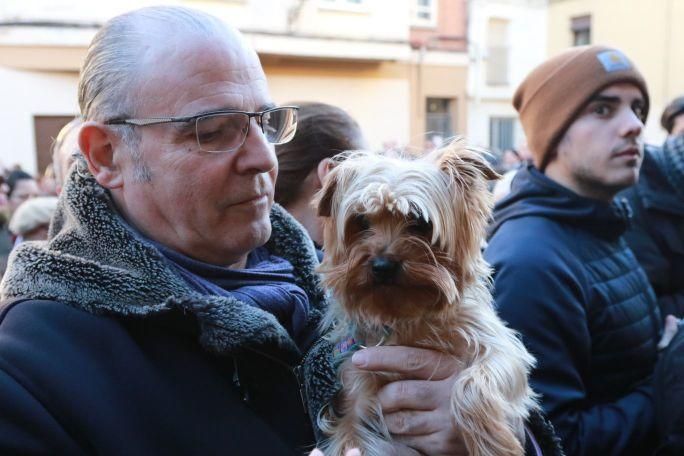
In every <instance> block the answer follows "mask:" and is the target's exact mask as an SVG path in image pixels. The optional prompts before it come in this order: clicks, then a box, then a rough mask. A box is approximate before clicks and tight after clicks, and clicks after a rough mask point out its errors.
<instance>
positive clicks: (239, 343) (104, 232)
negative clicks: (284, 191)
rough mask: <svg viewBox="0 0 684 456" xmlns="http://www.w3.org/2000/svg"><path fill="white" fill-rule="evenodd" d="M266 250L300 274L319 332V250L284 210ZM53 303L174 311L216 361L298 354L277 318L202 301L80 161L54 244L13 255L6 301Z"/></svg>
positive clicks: (116, 312) (227, 302)
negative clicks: (250, 354)
mask: <svg viewBox="0 0 684 456" xmlns="http://www.w3.org/2000/svg"><path fill="white" fill-rule="evenodd" d="M271 222H272V225H273V232H272V235H271V239H270V240H269V242H268V243H267V245H266V247H267V248H268V249H269V251H271V252H272V253H273V254H275V255H278V256H280V257H283V258H285V259H287V260H288V261H290V262H291V263H292V265H293V266H294V273H295V277H296V280H297V284H298V285H299V286H300V287H302V288H303V289H304V291H305V292H306V293H307V295H308V296H309V300H310V314H309V318H308V322H307V325H310V326H315V325H317V324H318V322H319V320H320V316H321V311H322V308H323V306H324V294H323V291H322V289H321V287H320V284H319V281H318V277H317V275H316V273H315V271H314V268H315V267H316V265H317V264H318V260H317V257H316V253H315V250H314V246H313V243H312V242H311V240H310V239H309V237H308V236H307V234H306V233H305V231H304V229H303V228H302V227H301V225H299V224H298V223H297V222H296V221H295V220H294V218H292V217H291V216H290V215H289V214H288V213H287V212H286V211H285V210H284V209H282V208H281V207H280V206H278V205H274V207H273V209H272V211H271ZM13 298H30V299H49V300H54V301H59V302H63V303H66V304H68V305H71V306H73V307H76V308H78V309H82V310H85V311H87V312H90V313H93V314H97V315H113V316H118V317H128V316H141V317H146V316H154V315H160V314H163V313H167V312H169V311H171V310H174V309H179V310H182V311H183V312H189V313H192V314H194V316H195V317H196V319H197V322H198V324H199V332H200V336H199V337H200V342H201V343H202V345H203V346H204V347H205V348H206V349H208V350H211V351H214V352H217V353H238V352H240V351H242V350H244V349H247V348H250V349H257V350H259V349H269V351H270V350H271V349H276V350H284V351H286V352H290V353H291V354H292V355H297V354H298V353H299V352H298V349H297V347H296V345H295V343H294V342H293V341H292V339H291V338H290V336H289V335H288V333H287V331H286V330H285V329H284V328H283V327H282V326H281V325H280V324H279V323H278V321H277V320H276V318H275V317H274V316H273V315H271V314H269V313H267V312H265V311H263V310H261V309H258V308H255V307H252V306H250V305H248V304H246V303H243V302H241V301H239V300H237V299H234V298H225V297H218V296H210V297H206V296H201V295H199V294H198V293H196V292H195V291H193V290H192V289H191V288H190V287H188V286H187V285H186V284H185V282H183V280H182V279H181V278H180V277H178V276H177V275H176V274H175V273H174V272H173V271H172V270H171V269H170V268H169V267H167V266H166V263H165V262H164V261H163V257H162V255H161V253H160V252H159V251H158V250H157V249H156V248H155V247H154V246H152V245H151V244H150V243H149V242H147V241H146V240H145V239H143V238H142V237H141V236H140V235H139V234H137V233H136V232H135V231H133V230H131V229H130V227H129V226H128V225H127V224H126V223H125V222H124V221H123V219H122V218H121V216H120V215H119V214H118V213H117V211H116V210H115V209H114V204H113V202H112V199H111V197H110V196H109V193H108V192H107V191H106V190H105V189H104V188H103V187H101V186H100V185H99V184H98V183H97V182H96V181H95V179H94V178H93V176H92V175H91V174H90V173H89V172H88V171H87V168H86V167H85V163H84V162H83V161H82V160H81V161H79V162H77V164H76V166H74V167H72V170H71V173H70V175H69V180H68V181H67V183H66V185H65V187H64V190H63V192H62V196H61V197H60V201H59V206H58V209H57V213H56V214H55V217H54V219H53V226H52V227H51V232H50V240H49V241H47V242H27V243H24V244H21V245H20V246H19V247H18V248H16V249H15V251H14V252H13V253H12V256H11V259H10V263H9V265H8V269H7V273H6V275H5V277H4V278H3V281H2V283H1V284H0V299H2V300H7V299H13Z"/></svg>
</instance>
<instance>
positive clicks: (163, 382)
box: [0, 300, 313, 455]
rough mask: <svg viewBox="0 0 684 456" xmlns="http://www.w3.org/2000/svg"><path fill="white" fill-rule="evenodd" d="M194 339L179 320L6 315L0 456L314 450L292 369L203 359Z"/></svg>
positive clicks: (47, 310)
mask: <svg viewBox="0 0 684 456" xmlns="http://www.w3.org/2000/svg"><path fill="white" fill-rule="evenodd" d="M197 336H198V329H197V324H196V322H195V321H194V319H193V318H191V317H188V316H187V315H183V313H182V312H180V311H172V312H169V313H168V314H164V315H159V316H153V317H150V318H144V319H143V318H140V319H135V318H127V319H122V318H116V317H108V316H96V315H93V314H91V313H88V312H85V311H83V310H79V309H75V308H73V307H71V306H68V305H65V304H62V303H58V302H55V301H41V300H29V301H21V300H19V301H15V302H14V303H13V304H10V305H7V306H5V307H4V310H3V312H2V314H1V315H0V404H2V411H1V412H0V454H3V455H26V454H45V455H57V454H60V455H80V454H100V455H124V454H126V455H151V454H188V455H189V454H202V455H205V454H206V455H212V454H215V455H226V454H240V455H242V454H245V455H267V454H274V455H275V454H278V455H280V454H282V455H286V454H303V453H304V448H305V446H308V447H309V448H311V447H312V444H313V436H312V434H311V426H310V422H309V419H308V417H307V416H306V414H305V412H304V408H303V406H302V403H301V399H300V395H299V390H298V385H297V381H296V379H295V377H294V374H293V371H292V367H293V365H291V364H287V363H285V362H282V361H281V362H275V361H274V360H273V359H271V358H268V357H265V356H262V355H259V354H254V353H250V354H249V356H228V355H220V354H215V353H210V352H207V351H206V350H203V349H202V347H201V346H200V343H199V341H198V338H197ZM295 362H296V361H295ZM235 366H237V368H238V371H237V372H236V370H235ZM274 405H277V406H274ZM296 449H299V451H296Z"/></svg>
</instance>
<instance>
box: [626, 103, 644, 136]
mask: <svg viewBox="0 0 684 456" xmlns="http://www.w3.org/2000/svg"><path fill="white" fill-rule="evenodd" d="M622 122H623V124H622V126H621V127H622V132H621V133H622V136H623V137H636V136H639V135H641V131H642V130H643V129H644V122H643V121H642V120H641V118H640V117H639V116H638V115H637V114H636V113H635V112H634V111H632V110H631V109H629V110H628V112H627V114H626V115H625V116H624V119H623V121H622Z"/></svg>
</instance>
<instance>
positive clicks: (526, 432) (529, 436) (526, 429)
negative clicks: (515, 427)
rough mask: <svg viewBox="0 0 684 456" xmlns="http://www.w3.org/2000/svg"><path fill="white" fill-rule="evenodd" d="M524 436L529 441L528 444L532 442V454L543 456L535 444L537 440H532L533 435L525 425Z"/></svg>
mask: <svg viewBox="0 0 684 456" xmlns="http://www.w3.org/2000/svg"><path fill="white" fill-rule="evenodd" d="M525 434H526V435H527V438H528V439H530V442H532V446H533V447H534V454H535V455H536V456H544V453H542V450H541V447H540V446H539V444H538V443H537V439H535V438H534V434H532V432H531V431H530V429H529V428H528V427H527V425H525Z"/></svg>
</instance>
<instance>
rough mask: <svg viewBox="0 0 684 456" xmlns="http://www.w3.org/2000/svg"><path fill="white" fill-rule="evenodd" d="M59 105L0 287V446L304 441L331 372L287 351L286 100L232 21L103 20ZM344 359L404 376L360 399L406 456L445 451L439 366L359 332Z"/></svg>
mask: <svg viewBox="0 0 684 456" xmlns="http://www.w3.org/2000/svg"><path fill="white" fill-rule="evenodd" d="M79 101H80V106H81V113H82V116H83V117H84V119H85V121H84V123H83V125H82V127H81V131H80V133H79V146H80V150H81V151H82V153H83V158H82V159H79V161H78V162H77V164H76V166H74V167H72V172H71V173H70V175H69V178H68V179H67V182H66V184H65V187H64V190H63V192H62V195H61V200H60V207H59V209H58V211H59V214H58V220H59V222H58V223H53V226H52V233H51V239H50V240H49V241H48V242H47V243H46V244H24V245H22V246H20V247H19V248H18V249H16V251H15V252H14V253H13V255H12V258H11V260H10V267H9V269H8V273H7V275H6V277H5V278H4V280H3V282H2V286H1V297H2V299H3V300H5V301H4V304H3V305H2V311H1V312H2V313H1V314H0V404H2V405H1V410H2V411H1V412H0V453H2V454H15V453H16V454H26V453H32V454H33V453H36V454H278V455H280V454H302V453H303V452H304V451H305V449H306V448H307V447H308V448H311V447H313V444H314V438H313V432H312V430H313V429H312V425H311V421H310V418H313V420H314V421H315V418H316V416H315V415H316V413H317V412H318V409H319V407H320V405H321V401H326V400H328V399H329V397H325V396H324V395H323V393H321V391H322V390H321V389H319V388H318V387H317V385H321V384H323V383H322V382H323V380H326V381H328V382H330V381H332V379H331V378H329V377H326V375H329V374H330V372H329V369H328V370H326V367H329V366H323V367H322V368H321V369H316V366H313V365H311V364H307V363H306V361H307V360H308V358H306V357H303V353H305V352H307V351H308V350H309V347H310V346H311V345H312V341H313V340H315V339H316V338H317V334H316V328H317V325H318V323H319V318H320V315H321V310H322V308H323V306H324V298H323V296H324V294H323V292H322V290H321V289H320V287H319V284H318V280H317V277H316V275H315V273H314V267H315V265H316V264H317V260H316V256H315V252H314V248H313V244H312V242H311V241H310V239H309V238H308V237H307V236H306V234H305V233H304V232H303V230H302V229H301V226H300V225H298V224H296V223H294V222H293V219H291V217H290V216H288V215H287V214H286V213H285V212H284V211H283V210H282V209H281V208H280V207H279V206H273V204H272V203H273V187H274V180H275V177H276V173H277V162H276V157H275V154H274V150H273V144H280V143H283V142H286V141H288V140H289V139H290V138H291V137H292V136H293V134H294V132H295V128H296V108H292V107H278V106H276V105H274V104H273V101H272V99H271V97H270V95H269V92H268V88H267V85H266V78H265V76H264V73H263V70H262V68H261V65H260V63H259V60H258V58H257V56H256V54H255V52H254V51H253V50H252V49H250V47H249V46H248V45H247V44H246V43H245V41H244V39H243V38H242V37H241V36H240V35H239V34H238V33H237V32H236V31H235V30H233V29H230V28H228V27H226V26H225V25H224V24H223V23H221V22H220V21H219V20H217V19H215V18H213V17H211V16H208V15H206V14H203V13H199V12H195V11H192V10H186V9H182V8H174V7H155V8H149V9H142V10H138V11H134V12H132V13H128V14H125V15H122V16H119V17H116V18H114V19H112V20H110V21H109V22H107V23H106V24H105V25H104V26H103V28H102V29H101V30H100V31H99V32H98V33H97V35H96V36H95V38H94V40H93V42H92V44H91V46H90V48H89V50H88V54H87V57H86V60H85V63H84V66H83V70H82V73H81V79H80V83H79ZM303 358H304V361H305V363H304V366H305V367H307V369H304V370H305V372H304V374H306V375H304V376H305V377H306V378H304V379H303V380H304V382H303V384H304V386H305V388H303V389H304V393H306V394H305V395H307V396H309V400H308V401H307V404H308V406H309V410H310V411H309V416H308V417H307V413H306V411H305V410H306V408H305V407H303V406H302V403H301V402H300V401H301V398H300V391H299V390H300V383H299V382H298V381H297V378H296V377H295V375H294V372H295V371H299V370H298V369H295V367H296V366H298V365H299V364H300V363H301V362H302V359H303ZM354 362H355V363H357V364H358V365H359V366H360V367H361V368H366V369H369V370H383V371H396V372H397V373H399V374H402V376H403V377H404V378H406V380H403V381H397V382H394V383H390V384H389V385H387V386H386V387H385V389H384V390H382V394H381V398H380V399H381V403H382V405H383V410H384V412H385V417H386V420H387V423H388V426H389V429H390V431H391V432H393V433H394V434H395V436H396V438H397V440H398V441H399V442H402V447H401V448H402V449H403V450H405V452H407V454H409V453H411V454H415V453H416V451H420V452H422V453H426V454H461V452H462V450H463V446H462V442H461V439H460V437H459V434H458V430H457V429H454V428H453V426H452V422H451V421H450V420H449V419H448V416H449V414H450V410H449V401H447V400H445V398H446V397H448V395H449V393H450V389H451V385H452V384H453V381H454V378H455V375H456V374H457V369H456V366H455V364H454V363H453V362H452V361H450V360H448V359H446V358H442V357H440V355H439V354H437V353H434V352H431V351H426V350H418V349H412V348H407V347H376V348H374V349H368V350H364V351H361V352H359V353H358V354H357V355H356V356H355V359H354ZM316 375H320V376H321V377H320V378H319V379H316ZM314 396H315V397H314ZM410 448H413V449H415V450H411V449H410Z"/></svg>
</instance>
